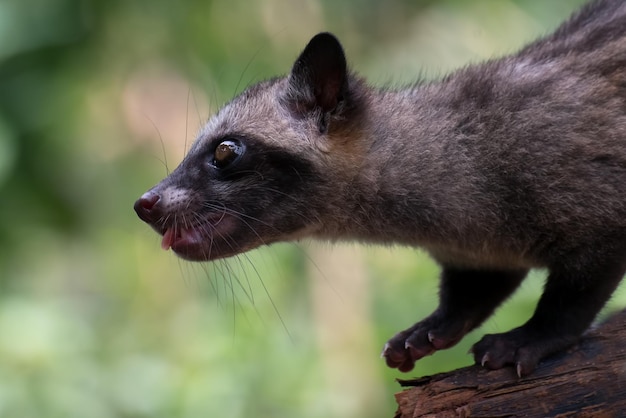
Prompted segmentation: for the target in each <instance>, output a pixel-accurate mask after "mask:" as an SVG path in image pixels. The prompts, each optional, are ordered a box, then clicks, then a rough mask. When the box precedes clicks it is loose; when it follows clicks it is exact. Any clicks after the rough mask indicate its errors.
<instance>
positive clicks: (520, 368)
mask: <svg viewBox="0 0 626 418" xmlns="http://www.w3.org/2000/svg"><path fill="white" fill-rule="evenodd" d="M515 369H516V371H517V377H519V378H520V379H521V378H522V365H521V364H520V363H517V367H516V368H515Z"/></svg>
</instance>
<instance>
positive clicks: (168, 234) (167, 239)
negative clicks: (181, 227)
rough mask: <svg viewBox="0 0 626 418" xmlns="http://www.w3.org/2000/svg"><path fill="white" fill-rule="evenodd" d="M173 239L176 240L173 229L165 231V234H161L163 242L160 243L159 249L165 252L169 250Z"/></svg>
mask: <svg viewBox="0 0 626 418" xmlns="http://www.w3.org/2000/svg"><path fill="white" fill-rule="evenodd" d="M175 239H176V236H175V235H174V228H168V229H167V230H166V231H165V234H163V240H162V241H161V248H163V249H164V250H165V251H167V250H169V249H170V247H171V246H172V244H173V243H174V240H175Z"/></svg>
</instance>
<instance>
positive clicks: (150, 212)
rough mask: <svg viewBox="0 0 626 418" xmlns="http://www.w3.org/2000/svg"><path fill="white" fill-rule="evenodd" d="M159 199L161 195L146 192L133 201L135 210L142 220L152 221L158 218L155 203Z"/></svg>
mask: <svg viewBox="0 0 626 418" xmlns="http://www.w3.org/2000/svg"><path fill="white" fill-rule="evenodd" d="M160 200H161V195H159V194H157V193H150V192H148V193H146V194H144V195H143V196H141V197H140V198H139V199H137V201H136V202H135V206H134V208H135V212H137V216H139V218H141V220H142V221H144V222H148V223H153V222H154V221H156V220H157V219H158V218H159V216H160V215H159V213H160V211H159V209H158V206H157V203H159V201H160Z"/></svg>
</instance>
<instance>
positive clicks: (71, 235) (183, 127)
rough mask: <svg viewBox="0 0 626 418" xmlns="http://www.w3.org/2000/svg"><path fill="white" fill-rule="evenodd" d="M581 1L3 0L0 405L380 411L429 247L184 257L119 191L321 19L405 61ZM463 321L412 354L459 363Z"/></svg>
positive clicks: (363, 51)
mask: <svg viewBox="0 0 626 418" xmlns="http://www.w3.org/2000/svg"><path fill="white" fill-rule="evenodd" d="M546 3H548V4H546ZM577 4H580V1H569V2H568V1H560V2H542V1H539V0H536V1H530V2H521V1H519V2H513V1H494V0H492V1H489V0H482V1H476V2H462V1H452V0H451V1H445V2H433V1H419V2H413V1H392V2H374V1H358V0H352V1H346V2H330V1H321V2H288V1H283V0H265V1H262V2H248V1H244V0H228V1H227V0H213V1H211V0H202V1H201V0H188V1H180V2H173V1H166V0H156V1H148V0H133V1H122V0H107V1H96V0H85V1H79V0H25V1H22V0H4V1H3V2H0V34H1V35H2V36H0V285H1V287H2V293H0V416H3V417H4V416H6V417H26V418H27V417H43V416H46V417H85V416H89V417H96V418H100V417H102V418H104V417H207V416H228V417H243V416H254V417H282V416H285V417H286V416H297V417H334V416H337V417H339V416H342V417H344V416H371V417H379V416H391V415H392V414H393V410H394V403H393V397H392V394H393V393H394V392H395V391H397V390H399V387H397V386H396V385H395V383H394V381H393V378H395V377H397V376H398V374H397V373H396V372H395V371H390V370H387V369H386V368H385V367H384V365H383V362H382V361H380V360H379V359H378V358H377V354H378V350H379V349H380V348H381V347H382V344H383V343H384V341H386V339H387V338H389V337H390V336H391V335H392V334H393V333H394V332H396V331H398V330H399V329H401V328H402V327H405V326H408V325H410V324H411V323H412V322H413V321H415V320H417V319H418V318H420V317H422V316H425V315H427V314H428V313H429V311H430V310H432V309H433V308H434V307H435V305H436V292H437V284H436V283H437V281H436V277H437V267H436V266H435V265H434V264H433V263H432V261H430V260H429V259H428V258H427V257H426V256H425V255H424V254H422V253H419V252H416V251H415V250H410V249H400V248H398V249H392V250H389V249H357V248H354V247H351V248H349V249H348V251H352V252H353V254H354V257H356V258H355V260H356V259H359V260H363V259H364V257H363V254H364V253H365V254H366V255H367V260H368V261H359V262H358V265H365V266H366V267H367V268H366V269H365V270H364V272H365V273H363V274H362V275H361V276H359V277H355V278H354V281H351V279H350V276H348V280H347V281H346V282H345V283H341V282H335V275H336V274H338V273H337V271H336V269H335V268H333V267H329V265H328V264H327V263H325V262H324V263H320V261H319V259H318V258H317V257H316V255H315V254H318V253H319V252H320V251H321V252H324V250H320V249H319V248H318V247H313V255H311V256H307V255H306V252H307V251H308V250H309V248H308V247H306V246H305V247H304V248H303V247H301V246H296V245H287V244H285V245H277V246H273V247H272V248H269V249H268V248H264V249H261V250H258V251H255V252H253V253H251V254H249V255H243V256H240V257H238V258H237V259H234V260H230V261H228V262H224V263H214V264H190V263H187V262H183V261H179V260H177V259H176V258H175V257H174V256H173V255H171V254H165V253H163V252H162V251H160V250H159V245H158V244H159V239H158V237H157V236H156V234H155V233H153V232H152V231H150V230H149V228H148V227H147V226H145V225H143V224H142V223H141V222H140V221H139V220H138V219H136V217H135V214H134V213H133V211H132V203H133V201H134V200H135V199H136V198H137V197H138V196H139V195H140V194H141V193H143V191H145V190H146V189H147V188H148V187H150V186H151V185H152V184H154V183H155V182H156V181H158V180H159V179H160V178H161V177H163V176H164V175H165V174H166V172H167V170H172V169H173V168H174V166H175V165H176V163H177V162H178V161H179V160H180V157H181V156H182V154H183V152H184V150H185V149H186V147H188V145H189V143H190V142H191V141H192V139H193V134H194V132H195V131H196V130H197V129H198V127H199V126H200V124H201V123H202V122H203V121H204V120H206V118H207V117H208V116H209V114H210V113H211V112H214V111H215V110H216V109H217V108H218V107H219V105H220V103H222V102H223V101H225V100H227V99H228V98H229V97H231V96H232V95H233V94H234V93H235V92H237V91H241V90H242V89H243V88H244V87H245V86H246V85H248V84H249V83H251V82H254V81H255V80H258V79H261V78H266V77H269V76H273V75H276V74H281V73H285V72H286V71H287V70H288V68H289V67H290V65H291V61H292V60H293V58H294V57H295V56H296V54H297V52H298V51H299V50H300V49H301V48H302V46H303V45H304V43H305V42H306V41H307V40H308V38H309V37H310V36H311V35H312V34H314V33H315V32H317V31H320V30H332V31H334V32H336V33H337V34H338V35H339V37H340V38H341V39H343V40H344V41H345V44H346V48H347V50H348V56H349V58H350V62H351V64H353V65H354V66H355V67H358V68H359V69H360V70H361V72H362V73H364V74H365V75H367V76H369V77H371V78H372V79H373V80H374V81H375V82H379V81H380V82H390V81H393V82H399V81H402V80H411V79H413V78H414V77H415V75H417V74H425V75H427V76H434V75H436V74H441V72H442V71H445V70H448V69H451V68H454V67H458V66H460V65H463V64H464V63H466V62H468V61H472V60H478V59H482V58H485V57H487V56H490V55H492V54H500V53H503V52H506V51H510V50H512V49H515V48H516V47H518V46H520V45H521V44H522V42H523V41H526V40H528V39H530V38H532V37H533V36H535V35H537V34H539V33H543V32H545V31H546V30H547V28H549V27H553V26H554V25H556V23H557V22H558V21H559V20H560V19H561V18H563V17H564V16H566V15H567V13H568V12H569V11H570V10H571V9H573V8H574V7H575V6H576V5H577ZM511 22H513V24H512V23H511ZM331 253H332V252H331ZM326 254H328V252H326ZM331 257H332V255H331ZM340 261H341V260H340ZM312 277H317V279H312ZM337 283H339V284H337ZM320 289H322V290H330V292H328V293H325V295H327V296H323V297H320V296H319V294H318V293H317V292H318V291H319V290H320ZM540 289H541V277H540V276H537V277H535V278H533V279H532V280H531V281H530V282H529V284H527V285H526V286H525V287H524V289H523V290H522V292H520V294H519V295H517V296H516V298H514V299H513V300H512V301H511V302H510V303H509V304H508V305H507V306H506V307H505V308H504V309H503V311H505V312H503V313H502V315H499V316H498V317H497V318H496V319H494V320H492V321H490V322H489V323H488V324H487V325H486V326H485V329H487V330H489V331H495V330H503V329H506V328H509V327H511V326H514V325H516V324H519V323H521V322H522V321H523V320H524V319H525V318H527V317H528V316H529V315H530V312H531V310H532V307H533V306H534V303H535V300H536V297H537V295H538V294H539V293H540ZM316 295H317V296H316ZM622 299H623V298H622ZM618 302H619V298H618V300H617V302H616V303H618ZM324 310H329V311H333V312H335V313H336V321H334V322H337V323H340V322H341V321H344V320H346V321H348V323H349V324H351V325H350V326H349V327H346V328H341V327H340V326H338V327H336V325H338V324H333V320H332V319H331V320H330V321H328V320H323V319H321V318H323V316H324V315H323V314H324ZM339 325H341V324H339ZM483 331H484V330H483ZM478 337H479V334H473V335H471V336H470V337H468V338H467V339H466V340H464V341H463V342H462V344H461V345H460V346H459V347H457V348H455V349H452V350H450V351H448V352H445V353H440V354H437V355H435V356H433V357H432V358H429V359H425V360H424V361H423V362H420V363H419V364H418V366H417V368H416V370H415V372H414V373H412V375H417V374H428V373H435V372H438V371H442V370H448V369H452V368H455V367H458V366H461V365H465V364H469V363H470V361H471V359H470V358H469V356H467V355H466V354H465V352H466V351H467V348H468V347H469V346H470V344H471V343H472V342H473V341H475V340H476V339H478ZM350 359H357V360H356V361H352V362H351V361H350Z"/></svg>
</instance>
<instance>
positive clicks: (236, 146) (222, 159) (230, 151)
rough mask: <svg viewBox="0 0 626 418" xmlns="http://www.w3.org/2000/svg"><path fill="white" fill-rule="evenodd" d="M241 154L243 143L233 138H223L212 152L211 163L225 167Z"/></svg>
mask: <svg viewBox="0 0 626 418" xmlns="http://www.w3.org/2000/svg"><path fill="white" fill-rule="evenodd" d="M241 154H243V145H242V144H241V142H239V141H237V140H235V139H225V140H223V141H222V142H220V143H219V144H218V145H217V147H216V148H215V152H214V153H213V165H214V166H215V167H217V168H225V167H227V166H228V165H230V164H232V163H233V161H235V160H236V159H237V158H238V157H239V156H241Z"/></svg>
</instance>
